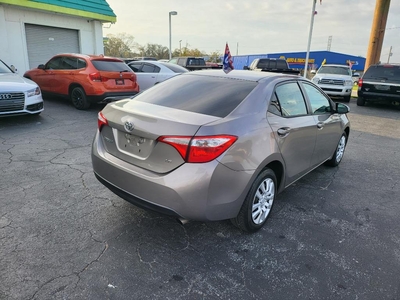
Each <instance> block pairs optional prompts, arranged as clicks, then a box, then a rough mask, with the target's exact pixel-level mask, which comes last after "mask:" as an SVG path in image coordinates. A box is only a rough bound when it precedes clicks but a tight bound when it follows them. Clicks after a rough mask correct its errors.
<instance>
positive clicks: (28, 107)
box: [0, 60, 43, 117]
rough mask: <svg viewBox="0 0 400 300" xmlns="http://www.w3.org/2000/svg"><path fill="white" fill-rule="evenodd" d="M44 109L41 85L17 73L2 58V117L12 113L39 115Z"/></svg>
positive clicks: (0, 93)
mask: <svg viewBox="0 0 400 300" xmlns="http://www.w3.org/2000/svg"><path fill="white" fill-rule="evenodd" d="M42 111H43V98H42V93H41V91H40V88H39V86H38V85H37V84H36V83H35V82H33V81H32V80H29V79H27V78H24V77H22V76H19V75H18V74H16V73H15V72H14V71H13V70H12V69H11V68H10V67H9V66H7V65H6V64H5V63H4V62H3V61H2V60H0V117H4V116H11V115H24V114H31V115H38V114H40V113H41V112H42Z"/></svg>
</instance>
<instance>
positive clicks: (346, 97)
mask: <svg viewBox="0 0 400 300" xmlns="http://www.w3.org/2000/svg"><path fill="white" fill-rule="evenodd" d="M350 98H351V96H350V95H349V96H344V97H343V101H344V102H350Z"/></svg>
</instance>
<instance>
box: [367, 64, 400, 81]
mask: <svg viewBox="0 0 400 300" xmlns="http://www.w3.org/2000/svg"><path fill="white" fill-rule="evenodd" d="M363 79H382V80H396V81H400V66H390V65H389V66H371V67H369V68H368V70H367V72H365V74H364V76H363Z"/></svg>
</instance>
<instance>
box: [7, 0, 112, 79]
mask: <svg viewBox="0 0 400 300" xmlns="http://www.w3.org/2000/svg"><path fill="white" fill-rule="evenodd" d="M25 23H28V24H35V25H43V26H52V27H60V28H68V29H75V30H78V31H79V43H80V48H81V49H80V52H81V53H84V54H103V53H104V50H103V29H102V23H101V22H100V21H96V20H88V19H86V18H79V17H73V16H67V15H62V14H56V13H47V12H40V11H35V10H28V9H23V8H19V7H16V6H9V5H0V59H2V60H3V61H4V62H5V63H7V64H8V65H14V66H15V67H16V68H17V69H18V73H19V74H21V75H22V74H24V73H25V71H27V70H28V69H29V61H28V50H27V46H26V38H25ZM49 58H50V57H49Z"/></svg>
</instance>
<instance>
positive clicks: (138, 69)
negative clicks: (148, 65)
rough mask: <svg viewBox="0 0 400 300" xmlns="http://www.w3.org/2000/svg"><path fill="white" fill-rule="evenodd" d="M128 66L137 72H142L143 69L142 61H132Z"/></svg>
mask: <svg viewBox="0 0 400 300" xmlns="http://www.w3.org/2000/svg"><path fill="white" fill-rule="evenodd" d="M128 66H129V67H130V68H131V69H132V71H133V72H135V73H140V72H142V71H141V66H142V64H141V63H131V64H129V65H128Z"/></svg>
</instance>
